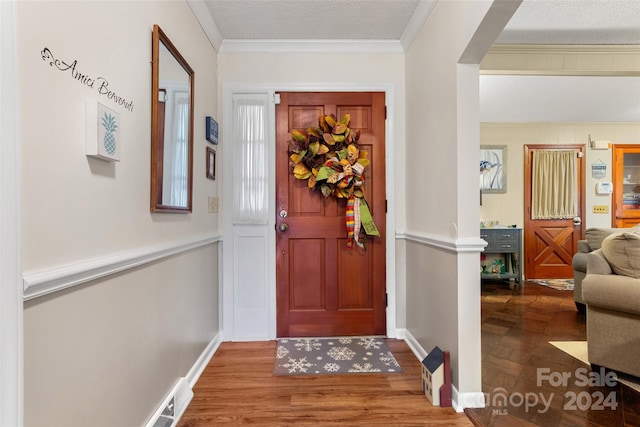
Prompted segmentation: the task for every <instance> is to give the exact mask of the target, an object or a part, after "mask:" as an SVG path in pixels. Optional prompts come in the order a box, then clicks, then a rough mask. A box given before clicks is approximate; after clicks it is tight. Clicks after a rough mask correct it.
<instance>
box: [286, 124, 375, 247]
mask: <svg viewBox="0 0 640 427" xmlns="http://www.w3.org/2000/svg"><path fill="white" fill-rule="evenodd" d="M350 121H351V116H350V115H349V114H345V115H344V116H343V117H342V119H340V121H338V120H337V119H336V117H335V116H334V115H333V114H330V115H323V116H321V117H320V119H319V121H318V124H319V127H310V128H307V130H306V131H305V130H298V129H295V130H293V131H292V132H291V140H290V141H289V152H290V153H291V156H290V157H289V158H290V159H291V162H292V166H293V175H294V176H295V177H296V178H297V179H300V180H307V185H308V186H309V188H310V189H312V190H318V191H320V192H321V193H322V195H323V196H324V197H329V196H334V197H336V198H338V199H347V207H346V226H347V246H348V247H350V248H351V247H353V242H355V243H356V244H357V245H358V246H360V247H362V248H365V242H366V238H367V235H369V236H380V232H379V231H378V228H377V227H376V225H375V223H374V222H373V217H372V216H371V211H370V210H369V205H368V204H367V201H366V200H365V198H364V181H365V177H364V170H365V168H366V167H367V166H369V159H367V156H368V154H369V153H368V152H367V151H366V150H359V149H358V140H359V139H360V130H358V131H357V132H353V131H352V130H351V129H350V128H349V122H350ZM361 229H364V233H362V234H361V233H360V231H361Z"/></svg>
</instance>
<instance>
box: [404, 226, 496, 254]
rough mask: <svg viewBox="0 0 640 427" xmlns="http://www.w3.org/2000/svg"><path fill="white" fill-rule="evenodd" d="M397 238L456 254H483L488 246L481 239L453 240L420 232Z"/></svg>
mask: <svg viewBox="0 0 640 427" xmlns="http://www.w3.org/2000/svg"><path fill="white" fill-rule="evenodd" d="M396 238H397V239H404V240H406V241H408V242H413V243H418V244H421V245H425V246H432V247H435V248H440V249H445V250H447V251H450V252H455V253H462V252H482V251H483V250H484V248H485V246H487V242H485V241H484V240H482V239H481V238H480V237H459V238H451V237H448V236H443V235H439V234H428V233H422V232H419V231H405V232H404V233H397V234H396Z"/></svg>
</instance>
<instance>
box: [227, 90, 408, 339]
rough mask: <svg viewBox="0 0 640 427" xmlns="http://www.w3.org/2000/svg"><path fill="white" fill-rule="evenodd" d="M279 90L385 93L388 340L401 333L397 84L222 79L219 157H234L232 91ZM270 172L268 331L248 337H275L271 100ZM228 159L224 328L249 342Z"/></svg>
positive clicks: (271, 96)
mask: <svg viewBox="0 0 640 427" xmlns="http://www.w3.org/2000/svg"><path fill="white" fill-rule="evenodd" d="M277 92H384V94H385V105H386V107H387V120H386V126H385V156H386V170H385V188H386V192H387V195H386V196H387V214H386V221H387V223H386V226H387V233H386V234H387V235H386V236H385V239H386V241H385V242H386V247H387V248H386V290H387V298H388V305H387V313H386V314H387V320H386V329H387V336H388V337H390V338H396V337H398V330H397V322H396V315H397V313H398V305H397V300H396V249H395V246H396V245H395V244H396V209H395V202H396V194H395V191H394V189H395V148H394V147H395V138H394V132H395V126H394V125H395V115H394V112H395V101H396V94H395V84H394V83H384V82H382V83H371V84H369V83H349V84H343V83H287V82H280V83H264V84H251V83H236V82H223V83H222V111H223V114H222V116H223V125H224V126H223V129H222V138H223V141H222V142H221V144H220V148H221V149H222V150H223V151H224V155H223V156H222V157H221V158H225V159H231V158H232V157H230V155H232V153H230V152H229V151H231V150H232V147H231V144H225V142H224V141H230V140H231V138H232V124H231V123H232V122H231V115H232V101H233V95H234V94H247V93H253V94H267V95H268V97H269V99H271V100H273V99H274V98H275V94H276V93H277ZM269 120H270V123H269V126H270V129H269V142H268V144H269V171H270V172H273V173H270V174H269V185H268V188H269V223H268V224H267V225H266V226H264V231H265V233H266V242H267V244H266V247H267V253H266V254H265V257H266V263H267V266H268V269H267V276H268V277H267V279H266V286H267V290H266V295H267V299H268V303H267V304H268V307H267V310H266V312H267V313H268V314H267V318H266V319H256V320H255V321H256V322H261V321H263V320H264V321H265V322H267V328H266V330H267V331H268V332H267V333H263V332H260V333H258V334H253V335H251V337H250V338H249V339H251V340H272V339H275V338H276V272H275V263H276V231H275V217H276V213H275V210H276V209H275V144H276V130H275V104H274V103H273V102H271V103H270V104H269ZM229 164H230V163H229V162H226V164H224V165H222V169H223V170H222V188H221V196H220V197H221V200H223V203H221V206H222V212H221V213H222V221H221V224H220V225H221V228H222V230H221V231H222V233H221V234H222V239H223V254H222V278H223V280H222V283H221V285H220V298H219V306H220V330H221V333H222V339H223V340H224V341H240V340H247V339H246V338H243V337H240V336H237V334H236V332H235V331H236V323H235V314H236V313H235V310H236V309H235V307H236V305H235V304H236V302H237V301H235V296H236V294H237V292H236V291H237V290H236V289H235V279H236V277H234V255H233V254H234V253H235V248H234V247H233V246H234V245H233V242H234V226H233V224H232V221H231V217H232V207H233V206H232V204H231V203H230V201H231V198H232V197H233V196H232V195H233V182H232V170H231V168H230V167H227V165H229Z"/></svg>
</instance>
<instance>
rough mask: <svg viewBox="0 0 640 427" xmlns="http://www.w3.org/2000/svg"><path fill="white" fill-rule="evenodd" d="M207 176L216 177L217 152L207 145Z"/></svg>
mask: <svg viewBox="0 0 640 427" xmlns="http://www.w3.org/2000/svg"><path fill="white" fill-rule="evenodd" d="M207 178H209V179H214V180H215V179H216V152H215V150H214V149H213V148H211V147H207Z"/></svg>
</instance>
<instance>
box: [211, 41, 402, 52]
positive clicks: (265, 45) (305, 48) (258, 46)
mask: <svg viewBox="0 0 640 427" xmlns="http://www.w3.org/2000/svg"><path fill="white" fill-rule="evenodd" d="M218 52H219V53H227V54H234V53H243V54H252V53H284V54H305V53H327V54H383V55H395V54H403V53H404V50H403V48H402V45H401V44H400V42H399V41H397V40H224V41H223V42H222V45H221V46H220V50H219V51H218Z"/></svg>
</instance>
